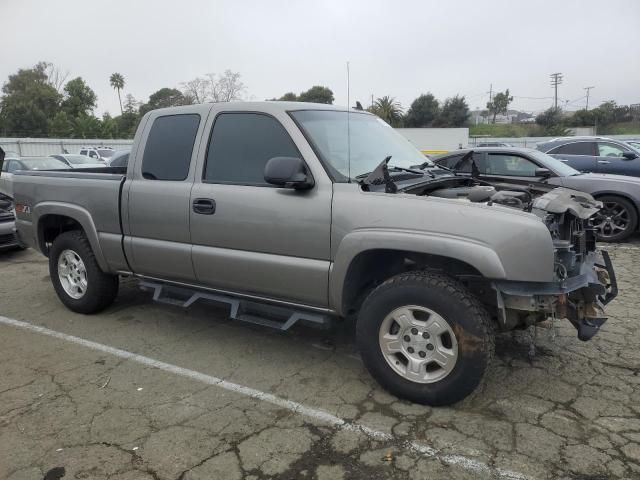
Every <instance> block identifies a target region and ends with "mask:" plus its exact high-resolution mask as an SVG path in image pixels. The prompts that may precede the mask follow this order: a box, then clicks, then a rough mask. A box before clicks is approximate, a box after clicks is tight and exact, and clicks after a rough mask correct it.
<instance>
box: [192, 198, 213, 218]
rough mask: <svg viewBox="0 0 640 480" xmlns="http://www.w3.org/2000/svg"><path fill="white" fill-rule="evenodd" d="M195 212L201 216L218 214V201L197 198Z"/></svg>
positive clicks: (194, 203) (194, 204)
mask: <svg viewBox="0 0 640 480" xmlns="http://www.w3.org/2000/svg"><path fill="white" fill-rule="evenodd" d="M193 211H194V212H195V213H199V214H200V215H213V214H214V213H216V201H215V200H213V199H211V198H196V199H195V200H194V201H193Z"/></svg>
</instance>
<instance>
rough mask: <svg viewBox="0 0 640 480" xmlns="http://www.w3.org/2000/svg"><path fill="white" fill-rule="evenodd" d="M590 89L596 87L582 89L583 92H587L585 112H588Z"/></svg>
mask: <svg viewBox="0 0 640 480" xmlns="http://www.w3.org/2000/svg"><path fill="white" fill-rule="evenodd" d="M592 88H596V87H584V89H583V90H586V91H587V106H586V107H585V110H587V111H589V90H591V89H592Z"/></svg>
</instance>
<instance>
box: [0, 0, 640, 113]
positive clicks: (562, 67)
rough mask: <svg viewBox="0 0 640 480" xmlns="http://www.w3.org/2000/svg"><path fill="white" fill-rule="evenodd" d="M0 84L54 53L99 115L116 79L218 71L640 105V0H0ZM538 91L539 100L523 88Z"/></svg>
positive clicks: (400, 91) (574, 103) (147, 86)
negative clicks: (558, 80)
mask: <svg viewBox="0 0 640 480" xmlns="http://www.w3.org/2000/svg"><path fill="white" fill-rule="evenodd" d="M0 19H1V24H0V25H1V26H0V81H2V82H5V81H6V79H7V77H8V75H10V74H11V73H14V72H16V71H17V70H18V69H19V68H24V67H30V66H32V65H33V64H35V63H36V62H38V61H39V60H46V61H49V62H53V63H55V64H56V65H58V66H59V67H60V68H61V69H63V70H65V71H69V73H70V77H69V78H74V77H76V76H81V77H82V78H84V79H85V80H86V81H87V83H88V84H89V85H90V86H91V88H93V89H94V91H95V92H96V94H97V95H98V108H97V111H96V113H97V114H102V112H104V111H109V112H111V113H113V114H115V113H118V110H119V107H118V100H117V96H116V93H115V92H114V91H113V90H112V89H111V88H110V86H109V75H110V74H111V73H113V72H120V73H122V74H123V75H124V77H125V80H126V86H125V89H124V90H125V93H131V94H133V96H134V97H135V98H136V99H138V100H141V101H146V100H147V99H148V96H149V94H151V93H153V92H154V91H156V90H158V89H160V88H162V87H178V88H179V87H180V83H181V82H184V81H187V80H190V79H192V78H194V77H197V76H200V75H204V74H206V73H209V72H223V71H224V70H226V69H231V70H233V71H237V72H240V73H241V74H242V80H243V81H244V83H245V84H246V86H247V92H246V97H247V99H254V100H264V99H266V98H272V97H275V96H280V95H282V94H283V93H285V92H288V91H294V92H300V91H302V90H306V89H308V88H309V87H311V86H312V85H325V86H328V87H330V88H331V89H332V90H333V92H334V94H335V97H336V102H335V103H337V104H342V105H345V104H346V103H347V88H346V87H347V81H346V62H347V61H350V65H351V100H352V101H351V103H352V104H353V103H354V102H355V100H360V101H361V102H362V103H363V104H364V105H365V106H367V105H368V104H369V103H370V102H371V95H372V94H373V95H374V96H376V97H378V96H383V95H390V96H393V97H395V98H396V99H397V100H398V101H399V102H400V103H401V104H402V106H403V107H404V108H405V109H406V108H408V107H409V105H410V103H411V101H412V100H413V99H414V98H415V97H416V96H418V95H419V94H421V93H425V92H429V91H430V92H432V93H433V94H434V95H435V96H436V97H437V98H439V99H444V98H446V97H449V96H453V95H455V94H461V95H465V96H466V97H467V100H468V102H469V105H470V107H471V108H472V109H475V108H478V107H482V108H483V107H484V105H485V104H486V102H487V100H488V93H487V92H488V91H489V86H490V84H493V89H494V91H499V90H504V89H506V88H509V89H510V91H511V94H512V95H514V96H515V97H516V98H515V100H514V102H513V104H512V108H517V109H522V110H526V111H540V110H544V109H545V108H547V107H549V106H550V105H551V100H550V99H549V98H541V99H540V97H551V96H552V94H553V90H552V88H551V87H550V85H549V74H551V73H553V72H562V73H563V74H564V83H563V84H562V85H561V86H560V89H559V97H560V98H561V99H562V100H563V102H562V104H563V105H564V103H565V102H564V100H569V101H570V102H569V103H568V108H569V109H577V108H581V107H584V103H585V98H584V95H585V92H584V90H583V87H587V86H595V88H594V89H593V90H592V91H591V99H590V104H591V105H597V104H598V103H600V102H601V101H604V100H609V99H613V100H615V101H617V102H618V103H620V104H629V103H640V1H639V0H606V1H605V0H600V1H585V0H581V1H577V0H575V1H570V0H564V1H559V0H555V1H535V0H529V1H526V2H524V1H506V0H502V1H500V0H469V1H466V0H459V1H455V0H450V1H443V0H441V1H424V0H422V1H402V0H393V1H378V0H349V1H348V0H335V1H334V0H325V1H319V0H316V1H301V0H298V1H294V0H290V1H271V0H253V1H249V0H246V1H243V0H233V1H226V0H225V1H222V0H219V1H216V0H207V1H205V0H148V1H142V0H136V1H134V0H55V1H53V0H0ZM525 97H535V98H525Z"/></svg>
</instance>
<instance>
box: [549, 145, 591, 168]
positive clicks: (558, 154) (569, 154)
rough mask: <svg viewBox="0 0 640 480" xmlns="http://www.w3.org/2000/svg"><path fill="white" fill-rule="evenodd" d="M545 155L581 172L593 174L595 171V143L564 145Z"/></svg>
mask: <svg viewBox="0 0 640 480" xmlns="http://www.w3.org/2000/svg"><path fill="white" fill-rule="evenodd" d="M547 153H548V154H549V155H551V156H552V157H554V158H557V159H558V160H560V161H561V162H564V163H567V164H569V165H570V166H572V167H573V168H575V169H576V170H580V171H581V172H595V171H596V170H597V163H596V155H597V152H596V142H592V141H576V142H570V143H565V144H564V145H560V146H559V147H556V148H554V149H552V150H550V151H548V152H547Z"/></svg>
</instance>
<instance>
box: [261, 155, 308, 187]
mask: <svg viewBox="0 0 640 480" xmlns="http://www.w3.org/2000/svg"><path fill="white" fill-rule="evenodd" d="M264 179H265V181H266V182H267V183H270V184H272V185H277V186H279V187H285V188H294V189H296V190H306V189H309V188H311V187H313V185H314V181H313V178H311V177H310V175H308V174H307V167H306V165H305V164H304V162H303V161H302V159H300V158H296V157H273V158H271V159H270V160H269V161H268V162H267V164H266V165H265V166H264Z"/></svg>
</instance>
